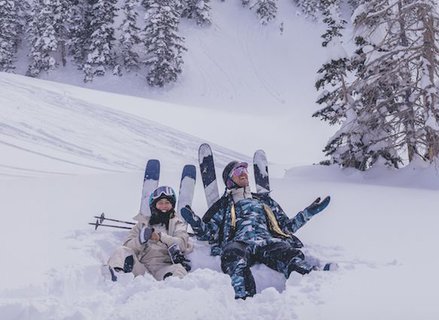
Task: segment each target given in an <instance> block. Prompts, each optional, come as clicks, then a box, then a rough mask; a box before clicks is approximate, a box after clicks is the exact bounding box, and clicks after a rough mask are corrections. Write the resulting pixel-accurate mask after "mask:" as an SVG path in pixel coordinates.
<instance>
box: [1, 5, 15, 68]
mask: <svg viewBox="0 0 439 320" xmlns="http://www.w3.org/2000/svg"><path fill="white" fill-rule="evenodd" d="M16 2H17V1H16V0H0V30H1V33H0V71H6V72H8V71H12V70H14V69H15V66H14V60H15V55H16V53H17V47H18V43H19V42H20V24H19V21H20V19H19V10H18V6H17V3H16Z"/></svg>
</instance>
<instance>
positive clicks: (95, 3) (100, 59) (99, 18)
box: [83, 0, 117, 82]
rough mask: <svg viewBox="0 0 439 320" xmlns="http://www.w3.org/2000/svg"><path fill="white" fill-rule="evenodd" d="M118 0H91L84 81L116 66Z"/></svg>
mask: <svg viewBox="0 0 439 320" xmlns="http://www.w3.org/2000/svg"><path fill="white" fill-rule="evenodd" d="M116 3H117V0H89V6H90V11H89V12H88V14H87V15H86V28H85V35H86V36H87V38H86V39H87V42H86V58H85V62H84V65H83V71H84V74H85V77H84V82H88V81H92V80H93V78H94V77H95V76H103V75H105V73H106V71H107V70H108V69H111V70H113V69H114V68H115V54H114V48H113V47H114V46H113V44H114V41H115V37H114V26H113V24H114V18H115V16H116V10H117V9H116Z"/></svg>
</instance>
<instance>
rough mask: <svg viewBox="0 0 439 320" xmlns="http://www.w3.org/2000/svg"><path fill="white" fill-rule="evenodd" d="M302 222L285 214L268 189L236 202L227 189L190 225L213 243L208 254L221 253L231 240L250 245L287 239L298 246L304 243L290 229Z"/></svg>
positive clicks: (202, 237)
mask: <svg viewBox="0 0 439 320" xmlns="http://www.w3.org/2000/svg"><path fill="white" fill-rule="evenodd" d="M296 220H297V219H296ZM303 224H304V223H303ZM303 224H302V225H303ZM302 225H300V226H299V225H298V223H297V221H295V219H294V218H293V219H290V218H288V216H287V215H286V214H285V212H284V211H283V210H282V208H281V207H280V206H279V204H278V203H277V202H276V201H274V200H273V199H272V198H271V197H270V196H269V194H268V193H267V194H255V193H252V198H250V199H242V200H240V201H238V202H237V203H234V202H233V200H232V197H231V196H230V195H229V194H227V193H226V194H224V196H223V197H221V198H220V199H219V200H218V201H217V202H215V203H214V204H213V205H212V207H211V208H209V210H208V211H207V212H206V214H205V215H204V216H203V219H202V221H199V223H198V225H197V226H195V228H194V226H192V227H193V229H194V232H195V234H196V235H197V238H198V239H199V240H205V241H209V243H210V244H211V245H212V247H211V254H212V255H220V254H221V252H222V248H223V247H224V246H225V245H226V244H227V243H228V242H230V241H240V242H243V243H246V244H249V245H258V244H268V243H273V242H279V241H287V242H289V243H290V244H291V245H292V246H294V247H296V248H301V247H302V246H303V244H302V243H301V242H300V240H299V239H297V238H296V237H295V236H294V235H293V233H294V232H295V231H296V230H297V229H298V228H300V227H301V226H302Z"/></svg>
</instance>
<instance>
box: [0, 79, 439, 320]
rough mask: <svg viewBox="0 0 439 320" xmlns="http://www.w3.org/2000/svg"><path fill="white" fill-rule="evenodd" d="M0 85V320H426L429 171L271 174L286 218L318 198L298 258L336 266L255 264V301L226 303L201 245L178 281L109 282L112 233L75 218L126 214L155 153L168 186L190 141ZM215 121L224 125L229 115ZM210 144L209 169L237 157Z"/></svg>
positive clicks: (118, 238) (95, 108)
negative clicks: (319, 207)
mask: <svg viewBox="0 0 439 320" xmlns="http://www.w3.org/2000/svg"><path fill="white" fill-rule="evenodd" d="M0 79H1V80H0V81H1V86H0V87H1V91H0V99H1V102H0V103H1V111H2V112H1V115H0V117H1V118H0V142H1V143H0V154H1V158H0V173H1V174H0V195H1V201H0V214H1V224H0V252H1V253H2V263H1V264H0V283H1V290H0V314H1V315H2V318H4V319H32V320H34V319H70V320H82V319H139V318H144V317H148V318H149V317H152V316H153V315H154V316H158V317H160V318H162V319H227V318H229V319H267V318H273V319H308V318H309V319H352V318H355V319H371V318H377V319H412V318H418V319H426V320H430V319H431V320H433V319H437V317H438V316H439V309H438V307H437V304H436V294H435V292H436V288H435V283H436V282H437V276H436V271H435V270H437V269H438V267H439V259H438V257H437V255H436V254H435V253H434V252H435V250H436V247H435V246H436V244H437V243H438V240H439V236H438V233H437V232H436V226H437V225H438V222H439V218H438V215H437V214H436V210H435V208H437V206H438V204H439V203H438V200H437V194H438V190H439V185H438V183H437V181H439V176H438V173H437V169H436V168H435V167H434V166H432V167H429V168H419V167H413V168H407V170H405V171H401V172H400V173H399V174H395V172H388V171H387V170H382V169H380V170H376V171H375V172H369V173H368V174H367V175H363V174H359V173H357V172H347V171H343V172H340V171H339V170H338V169H336V168H321V167H296V168H293V169H291V170H289V171H288V173H287V175H286V176H285V177H284V178H273V179H272V181H271V182H272V185H273V190H274V191H273V196H274V197H275V198H276V200H278V201H279V202H280V203H281V204H282V206H283V207H284V209H285V210H286V211H287V212H288V213H289V214H290V215H293V214H294V213H295V212H297V211H298V210H300V209H302V208H303V207H304V206H306V205H307V204H309V203H310V202H311V201H312V200H313V199H314V198H315V197H316V196H319V195H326V194H331V196H332V199H333V200H332V203H331V205H330V206H329V208H328V209H327V210H325V211H324V212H323V213H321V214H320V215H319V216H317V217H315V218H314V219H313V220H312V221H310V222H309V223H308V224H307V225H306V226H305V227H304V228H303V229H301V230H299V232H298V233H297V235H298V236H299V237H300V239H301V240H302V241H303V242H304V243H305V244H306V248H305V252H306V253H307V254H308V255H309V256H311V257H314V258H315V259H319V260H320V261H334V262H337V263H338V264H339V265H340V268H339V270H337V271H334V272H314V273H311V274H310V275H307V276H304V277H302V276H299V275H293V276H292V277H291V278H290V279H288V280H285V279H284V278H283V276H282V275H280V274H279V273H276V272H274V271H271V270H269V269H268V268H266V267H264V266H255V267H253V271H254V273H255V277H256V281H257V286H258V292H260V294H258V295H256V296H255V297H254V298H252V299H248V300H246V301H235V300H234V299H233V290H232V288H231V286H230V279H229V278H228V276H226V275H224V274H222V273H221V272H220V271H219V258H212V257H210V256H209V255H208V252H209V248H208V246H207V245H206V244H205V243H201V242H197V241H195V251H194V253H192V254H191V255H190V258H191V259H192V262H193V271H192V272H191V273H190V274H189V276H188V277H186V278H184V279H182V280H179V279H167V280H166V281H162V282H157V281H155V280H154V279H153V278H152V277H150V276H149V275H146V276H145V277H138V278H136V279H132V277H131V276H130V275H125V276H122V277H120V278H119V281H118V282H116V283H114V282H111V280H110V279H109V275H108V273H107V272H106V270H105V267H104V264H105V262H106V260H107V258H108V255H109V254H110V253H111V251H112V250H113V249H114V248H115V247H116V246H117V245H119V244H120V243H121V242H122V241H123V239H124V237H125V235H126V232H125V231H118V230H111V229H110V230H105V229H98V230H97V231H95V230H93V227H91V226H88V225H87V223H88V222H92V221H93V220H94V219H93V218H92V217H93V216H94V215H98V214H100V213H101V212H105V213H106V215H107V216H109V217H116V218H121V219H124V220H129V219H130V218H131V217H132V216H134V215H135V214H136V213H137V212H138V209H139V199H140V193H141V190H140V185H141V181H142V177H143V172H142V169H143V166H144V163H145V162H146V160H147V159H148V158H152V157H154V158H158V159H160V160H161V161H162V168H163V179H162V182H163V183H165V184H169V185H172V186H177V185H178V176H179V171H180V170H181V166H182V164H183V163H185V162H192V163H194V162H195V160H194V159H195V158H196V148H197V146H198V145H199V143H200V142H201V141H204V139H202V138H201V137H197V136H195V135H191V134H189V133H192V132H191V131H188V133H185V132H183V131H181V130H176V129H174V128H171V127H169V126H166V125H165V124H162V123H160V121H157V118H156V119H155V121H152V120H150V119H148V117H147V114H148V113H145V112H144V109H139V110H138V111H137V113H136V110H135V108H128V109H129V110H128V111H124V109H123V108H122V107H119V108H116V107H114V106H113V107H110V106H107V104H111V103H110V102H109V101H107V100H106V99H103V97H104V96H106V95H103V94H102V93H100V92H93V91H90V90H84V89H78V88H73V87H69V86H65V85H59V84H54V83H50V82H44V81H41V80H34V79H28V78H23V77H19V76H13V75H5V74H1V75H0ZM106 97H107V99H108V98H110V99H121V100H120V101H122V100H123V97H121V96H116V95H109V96H106ZM130 99H131V98H129V97H126V101H130ZM139 101H140V99H139ZM142 101H143V103H144V105H145V109H148V108H151V109H156V103H155V102H152V101H148V100H142ZM158 105H160V104H158ZM168 107H172V106H168ZM173 107H174V108H177V106H173ZM179 107H180V108H182V110H184V113H185V117H186V118H192V117H196V113H197V112H198V109H194V108H186V107H183V106H179ZM164 110H165V109H164ZM163 112H165V113H166V112H167V111H163ZM152 114H154V113H153V112H152ZM219 114H222V115H223V116H224V117H227V116H228V117H230V118H234V113H228V112H226V111H224V112H222V113H219ZM152 117H154V116H152ZM255 118H257V116H256V117H255ZM250 120H252V118H251V117H250ZM310 121H311V120H310ZM165 122H166V121H165ZM305 125H306V124H305ZM271 137H272V139H282V138H283V137H282V135H275V134H274V133H272V134H271ZM218 139H220V137H218ZM223 142H224V143H223V145H224V146H219V145H214V146H213V147H214V152H215V155H216V156H217V158H218V160H219V161H218V167H219V168H221V167H222V166H223V165H224V164H225V162H227V161H228V160H229V159H232V158H240V159H242V158H244V159H246V158H247V156H245V155H241V154H239V153H236V152H235V151H232V150H230V149H228V148H227V147H230V146H231V147H233V146H237V145H238V144H237V142H236V141H229V140H228V139H223ZM268 156H269V157H270V153H268ZM270 169H271V171H274V172H277V173H278V176H279V177H280V176H281V175H279V172H281V171H282V170H281V168H279V167H277V166H276V165H274V164H273V165H272V166H271V167H270ZM194 209H195V210H196V212H199V213H200V214H201V213H202V212H203V211H204V210H205V209H206V204H205V200H204V195H203V193H202V190H201V184H200V183H198V185H197V188H196V194H195V199H194Z"/></svg>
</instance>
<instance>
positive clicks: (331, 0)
mask: <svg viewBox="0 0 439 320" xmlns="http://www.w3.org/2000/svg"><path fill="white" fill-rule="evenodd" d="M322 5H324V6H325V10H324V11H323V22H324V23H325V24H326V25H327V26H328V29H327V30H326V32H325V33H324V34H323V35H322V38H323V42H322V46H323V47H330V49H331V50H332V51H335V52H336V54H335V55H333V56H331V57H330V59H329V60H328V62H326V63H324V64H323V65H322V67H321V68H320V69H319V70H318V71H317V73H318V74H319V79H318V80H317V82H316V88H317V90H320V91H321V95H320V96H319V98H318V99H317V103H318V104H323V105H324V106H325V107H324V108H323V109H321V110H319V111H317V112H316V113H314V114H313V117H320V118H322V119H323V120H325V121H328V122H329V123H330V124H331V125H335V124H341V128H340V129H339V130H338V131H337V132H336V134H335V135H334V136H333V137H331V139H330V140H329V142H328V143H327V145H326V146H325V148H324V150H323V151H324V152H325V153H326V155H327V156H330V157H331V161H330V163H338V164H340V165H342V166H344V167H355V168H362V167H363V166H364V163H363V158H364V156H363V152H362V150H363V146H364V142H363V139H362V135H361V131H360V130H359V127H360V125H359V124H358V123H357V122H356V120H357V111H356V110H355V109H356V108H357V105H356V103H355V100H354V99H353V97H352V95H353V88H352V86H351V83H350V82H349V80H348V79H349V72H350V71H351V70H352V68H353V64H352V61H351V58H349V57H348V56H347V54H346V52H345V50H344V48H343V45H342V43H341V39H342V30H343V29H344V25H345V24H346V22H345V21H344V20H342V19H340V17H339V16H340V14H339V11H338V5H337V1H336V0H326V1H325V0H324V1H322ZM360 65H361V62H360V60H359V59H358V60H357V66H360Z"/></svg>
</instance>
